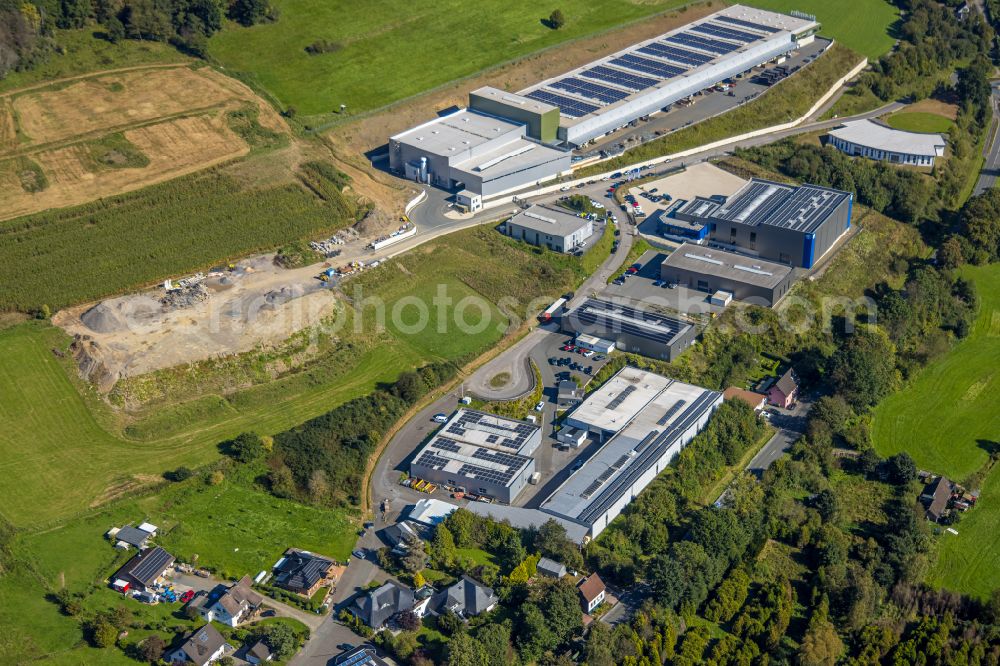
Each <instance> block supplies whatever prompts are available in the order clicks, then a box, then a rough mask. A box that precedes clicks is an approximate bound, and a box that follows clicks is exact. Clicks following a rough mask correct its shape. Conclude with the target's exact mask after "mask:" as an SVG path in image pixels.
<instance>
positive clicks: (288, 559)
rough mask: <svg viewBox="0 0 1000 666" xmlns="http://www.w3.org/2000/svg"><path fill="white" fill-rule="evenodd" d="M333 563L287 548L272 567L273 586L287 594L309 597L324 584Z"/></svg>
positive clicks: (314, 555) (312, 554) (305, 551)
mask: <svg viewBox="0 0 1000 666" xmlns="http://www.w3.org/2000/svg"><path fill="white" fill-rule="evenodd" d="M331 569H333V561H332V560H329V559H327V558H325V557H321V556H319V555H316V554H315V553H310V552H309V551H307V550H299V549H297V548H289V549H288V550H286V551H285V555H284V557H282V558H281V559H280V560H278V562H277V563H276V564H275V565H274V584H275V585H277V586H278V587H281V588H284V589H286V590H288V591H289V592H295V593H296V594H301V595H302V596H305V597H311V596H312V595H314V594H316V591H317V590H319V588H320V587H321V586H322V585H323V583H325V582H326V579H327V576H329V575H330V570H331Z"/></svg>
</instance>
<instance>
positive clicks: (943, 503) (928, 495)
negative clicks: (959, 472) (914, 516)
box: [920, 476, 951, 523]
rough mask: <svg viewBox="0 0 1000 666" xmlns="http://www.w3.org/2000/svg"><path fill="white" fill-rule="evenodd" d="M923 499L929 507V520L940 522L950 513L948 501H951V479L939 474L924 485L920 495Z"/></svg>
mask: <svg viewBox="0 0 1000 666" xmlns="http://www.w3.org/2000/svg"><path fill="white" fill-rule="evenodd" d="M920 499H921V501H923V503H924V505H925V506H926V507H927V520H930V521H933V522H935V523H936V522H939V521H940V520H941V519H942V518H943V517H944V516H945V514H947V513H948V503H949V502H950V501H951V481H949V480H948V479H947V478H946V477H943V476H939V477H938V478H936V479H934V480H933V481H931V482H930V483H929V484H927V485H926V486H924V492H923V493H921V495H920Z"/></svg>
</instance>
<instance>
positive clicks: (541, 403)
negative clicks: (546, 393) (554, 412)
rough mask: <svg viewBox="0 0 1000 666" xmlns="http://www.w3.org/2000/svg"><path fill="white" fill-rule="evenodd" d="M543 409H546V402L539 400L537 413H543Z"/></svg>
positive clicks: (536, 407)
mask: <svg viewBox="0 0 1000 666" xmlns="http://www.w3.org/2000/svg"><path fill="white" fill-rule="evenodd" d="M543 409H545V401H544V400H539V401H538V404H537V405H535V411H536V412H540V411H542V410H543Z"/></svg>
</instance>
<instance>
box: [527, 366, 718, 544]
mask: <svg viewBox="0 0 1000 666" xmlns="http://www.w3.org/2000/svg"><path fill="white" fill-rule="evenodd" d="M721 404H722V394H721V393H719V392H717V391H710V390H708V389H704V388H701V387H698V386H692V385H690V384H685V383H683V382H678V381H675V380H672V379H668V378H667V377H663V376H661V375H657V374H654V373H652V372H646V371H644V370H639V369H638V368H633V367H628V366H626V367H625V368H622V369H621V370H620V371H618V373H617V374H616V375H615V376H614V377H612V378H611V379H609V380H608V381H607V382H606V383H605V384H604V385H603V386H601V387H600V388H599V389H597V390H596V391H594V392H593V393H591V394H590V395H589V396H588V397H587V399H586V400H585V401H584V402H583V403H582V404H580V405H579V406H578V407H577V408H576V409H575V410H573V412H571V413H570V414H569V416H568V417H567V419H566V424H567V425H568V426H569V427H573V428H577V429H580V430H585V431H588V432H591V433H593V434H594V435H596V436H598V437H599V438H600V439H602V440H604V441H605V443H604V444H603V446H602V447H601V448H600V449H599V450H598V451H597V452H596V453H594V455H593V456H591V457H590V458H589V459H588V460H587V461H586V463H584V465H583V467H582V468H580V469H579V470H578V471H576V472H575V473H574V474H573V475H572V476H570V477H569V479H567V480H566V481H565V482H563V484H562V485H561V486H560V487H559V488H558V489H556V491H555V492H554V493H552V495H551V496H549V497H548V499H546V500H545V501H544V502H543V503H542V505H541V507H540V508H541V510H542V511H543V512H545V513H548V514H551V515H553V516H557V517H560V518H563V519H566V520H571V521H573V522H575V523H578V524H580V525H583V526H585V527H586V528H587V529H588V532H589V533H588V536H589V537H590V538H595V537H596V536H597V535H599V534H600V533H601V532H602V531H603V530H604V528H606V527H607V526H608V524H609V523H610V522H611V521H612V520H614V519H615V517H616V516H618V515H619V514H620V513H621V512H622V510H624V509H625V507H626V506H628V504H629V502H631V501H632V500H633V499H635V497H636V496H637V495H638V494H639V493H640V492H641V491H642V490H643V489H644V488H645V487H646V486H647V485H649V483H650V482H651V481H652V480H653V479H654V478H655V477H656V475H657V474H659V473H660V472H662V471H663V469H664V468H665V467H666V466H667V465H668V464H670V461H671V460H673V458H674V456H676V455H677V454H678V453H679V452H680V450H681V449H682V448H684V446H686V445H687V444H688V442H690V441H691V440H692V439H693V438H694V436H695V435H697V434H698V433H699V432H700V431H701V429H702V428H704V427H705V424H707V423H708V419H709V417H710V416H711V415H712V412H714V411H715V409H716V408H717V407H718V406H719V405H721Z"/></svg>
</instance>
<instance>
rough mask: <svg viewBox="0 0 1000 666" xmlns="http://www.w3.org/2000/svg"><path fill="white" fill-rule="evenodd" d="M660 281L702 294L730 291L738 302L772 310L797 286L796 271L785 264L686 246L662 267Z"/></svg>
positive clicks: (668, 258)
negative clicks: (773, 306)
mask: <svg viewBox="0 0 1000 666" xmlns="http://www.w3.org/2000/svg"><path fill="white" fill-rule="evenodd" d="M660 279H662V280H665V281H666V282H670V283H673V284H677V285H680V286H682V287H687V288H689V289H697V290H698V291H706V292H709V293H714V292H716V291H726V292H729V293H730V294H732V296H733V298H735V299H736V300H738V301H747V302H750V303H754V304H756V305H766V306H768V307H770V306H772V305H774V304H775V303H777V302H778V301H779V300H780V299H781V297H782V296H784V295H785V294H786V293H788V290H789V289H790V288H791V286H792V285H793V284H794V283H795V271H794V269H792V267H791V266H786V265H784V264H777V263H774V262H771V261H764V260H763V259H759V258H755V257H747V256H746V255H742V254H736V253H735V252H726V251H725V250H717V249H715V248H706V247H703V246H701V245H696V244H694V243H684V244H683V245H681V246H680V247H679V248H677V249H676V250H674V251H673V252H671V253H670V255H668V256H667V258H666V259H664V260H663V263H662V264H660Z"/></svg>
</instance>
